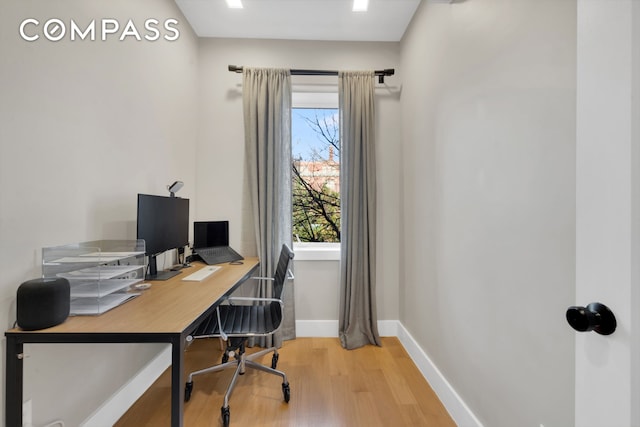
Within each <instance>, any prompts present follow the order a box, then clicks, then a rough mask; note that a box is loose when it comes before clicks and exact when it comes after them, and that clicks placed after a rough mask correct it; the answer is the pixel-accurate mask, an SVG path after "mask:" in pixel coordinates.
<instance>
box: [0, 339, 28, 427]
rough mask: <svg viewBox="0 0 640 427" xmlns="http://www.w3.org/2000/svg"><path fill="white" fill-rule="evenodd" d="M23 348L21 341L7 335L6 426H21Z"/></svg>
mask: <svg viewBox="0 0 640 427" xmlns="http://www.w3.org/2000/svg"><path fill="white" fill-rule="evenodd" d="M23 347H24V345H23V343H22V341H19V340H18V339H17V338H16V337H14V336H11V335H7V351H6V354H7V372H6V386H5V397H4V399H5V415H6V422H7V426H21V425H22V372H23V371H22V366H23V363H22V360H23V358H24V352H23Z"/></svg>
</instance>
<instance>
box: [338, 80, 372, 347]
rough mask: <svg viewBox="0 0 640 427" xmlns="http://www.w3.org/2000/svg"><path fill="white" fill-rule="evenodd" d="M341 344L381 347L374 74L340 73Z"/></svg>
mask: <svg viewBox="0 0 640 427" xmlns="http://www.w3.org/2000/svg"><path fill="white" fill-rule="evenodd" d="M338 79H339V83H338V84H339V86H338V91H339V100H340V144H341V149H340V161H341V164H340V167H341V169H340V180H341V184H340V190H341V194H340V198H341V203H340V206H341V223H342V233H341V243H340V250H341V265H340V319H339V320H340V331H339V333H340V341H341V343H342V346H343V347H344V348H347V349H353V348H358V347H362V346H363V345H366V344H375V345H380V337H379V335H378V326H377V321H378V320H377V314H376V158H375V132H374V131H375V115H374V89H375V75H374V72H373V71H363V72H358V71H350V72H347V71H341V72H340V73H339V77H338Z"/></svg>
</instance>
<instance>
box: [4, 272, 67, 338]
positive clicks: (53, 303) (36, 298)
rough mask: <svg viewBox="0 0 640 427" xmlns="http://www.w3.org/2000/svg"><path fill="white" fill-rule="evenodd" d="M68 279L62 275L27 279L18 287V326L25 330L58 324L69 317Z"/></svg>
mask: <svg viewBox="0 0 640 427" xmlns="http://www.w3.org/2000/svg"><path fill="white" fill-rule="evenodd" d="M69 294H70V288H69V281H68V280H67V279H64V278H62V277H58V278H52V279H33V280H28V281H26V282H24V283H23V284H21V285H20V286H19V287H18V295H17V302H16V312H17V317H18V322H17V323H18V326H19V327H20V328H21V329H23V330H25V331H33V330H36V329H45V328H50V327H52V326H56V325H59V324H60V323H62V322H64V321H65V320H66V319H67V317H69Z"/></svg>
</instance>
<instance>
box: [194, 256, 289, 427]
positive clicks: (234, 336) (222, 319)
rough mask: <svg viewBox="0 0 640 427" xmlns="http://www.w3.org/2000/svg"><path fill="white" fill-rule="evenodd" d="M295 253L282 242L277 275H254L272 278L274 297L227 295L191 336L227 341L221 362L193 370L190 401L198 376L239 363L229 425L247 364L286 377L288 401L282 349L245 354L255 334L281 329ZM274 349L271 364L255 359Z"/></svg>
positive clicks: (226, 407)
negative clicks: (280, 365)
mask: <svg viewBox="0 0 640 427" xmlns="http://www.w3.org/2000/svg"><path fill="white" fill-rule="evenodd" d="M293 256H294V254H293V252H292V251H291V249H289V247H288V246H287V245H282V250H281V251H280V258H279V259H278V265H277V267H276V272H275V274H274V277H273V278H271V277H266V278H265V277H252V278H251V279H256V280H269V281H272V286H271V291H272V294H271V298H252V297H228V298H226V303H223V304H221V305H219V306H218V307H217V308H216V311H215V312H214V313H212V314H211V315H210V316H209V317H208V318H207V319H206V320H205V321H204V322H202V323H201V324H200V325H199V326H198V327H197V328H196V330H195V331H194V332H193V333H192V334H191V336H190V337H189V338H188V340H189V341H191V339H193V338H211V337H219V338H222V339H223V340H224V341H226V343H227V345H226V348H225V351H224V354H223V355H222V363H221V364H219V365H215V366H212V367H210V368H205V369H202V370H199V371H195V372H192V373H190V374H189V377H188V379H187V384H186V387H185V396H184V400H185V401H186V402H188V401H189V399H190V398H191V392H192V390H193V377H194V376H196V375H201V374H207V373H210V372H216V371H221V370H223V369H226V368H230V367H233V366H235V369H236V370H235V373H234V374H233V378H232V379H231V383H230V384H229V386H228V388H227V392H226V393H225V395H224V404H223V405H222V408H221V412H222V423H223V425H224V426H225V427H227V426H228V425H229V418H230V411H229V397H231V393H232V392H233V388H234V387H235V385H236V380H237V379H238V375H242V374H244V372H245V368H254V369H258V370H260V371H264V372H267V373H270V374H274V375H278V376H280V377H282V393H283V395H284V401H285V402H287V403H288V402H289V398H290V397H291V391H290V389H289V382H288V381H287V376H286V375H285V373H284V372H282V371H278V370H276V365H277V364H278V357H279V356H278V349H277V348H275V347H270V348H267V349H265V350H261V351H258V352H257V353H253V354H251V355H249V356H247V355H246V354H245V345H246V342H247V340H248V339H249V338H251V337H266V336H269V335H273V334H274V333H275V332H276V331H277V330H278V329H280V326H281V325H282V315H283V311H284V303H283V302H282V292H283V290H284V283H285V280H287V279H293V275H292V274H291V270H289V263H290V261H291V260H292V259H293ZM287 275H288V277H287ZM271 352H273V356H272V358H271V367H268V366H264V365H261V364H260V363H257V362H255V361H254V360H255V359H257V358H259V357H262V356H264V355H265V354H268V353H271ZM230 356H231V357H235V359H236V360H234V361H229V357H230Z"/></svg>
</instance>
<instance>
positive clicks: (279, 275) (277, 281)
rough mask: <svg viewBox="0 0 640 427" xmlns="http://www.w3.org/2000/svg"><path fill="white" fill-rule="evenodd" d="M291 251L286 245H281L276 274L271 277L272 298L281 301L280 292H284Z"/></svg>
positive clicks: (291, 257)
mask: <svg viewBox="0 0 640 427" xmlns="http://www.w3.org/2000/svg"><path fill="white" fill-rule="evenodd" d="M293 256H294V254H293V251H292V250H291V249H289V247H288V246H287V245H286V244H283V245H282V249H281V250H280V258H278V265H277V266H276V272H275V274H274V276H273V297H274V298H278V299H281V298H282V291H283V290H284V282H285V281H286V280H287V271H288V270H289V263H290V262H291V260H292V259H293Z"/></svg>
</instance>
